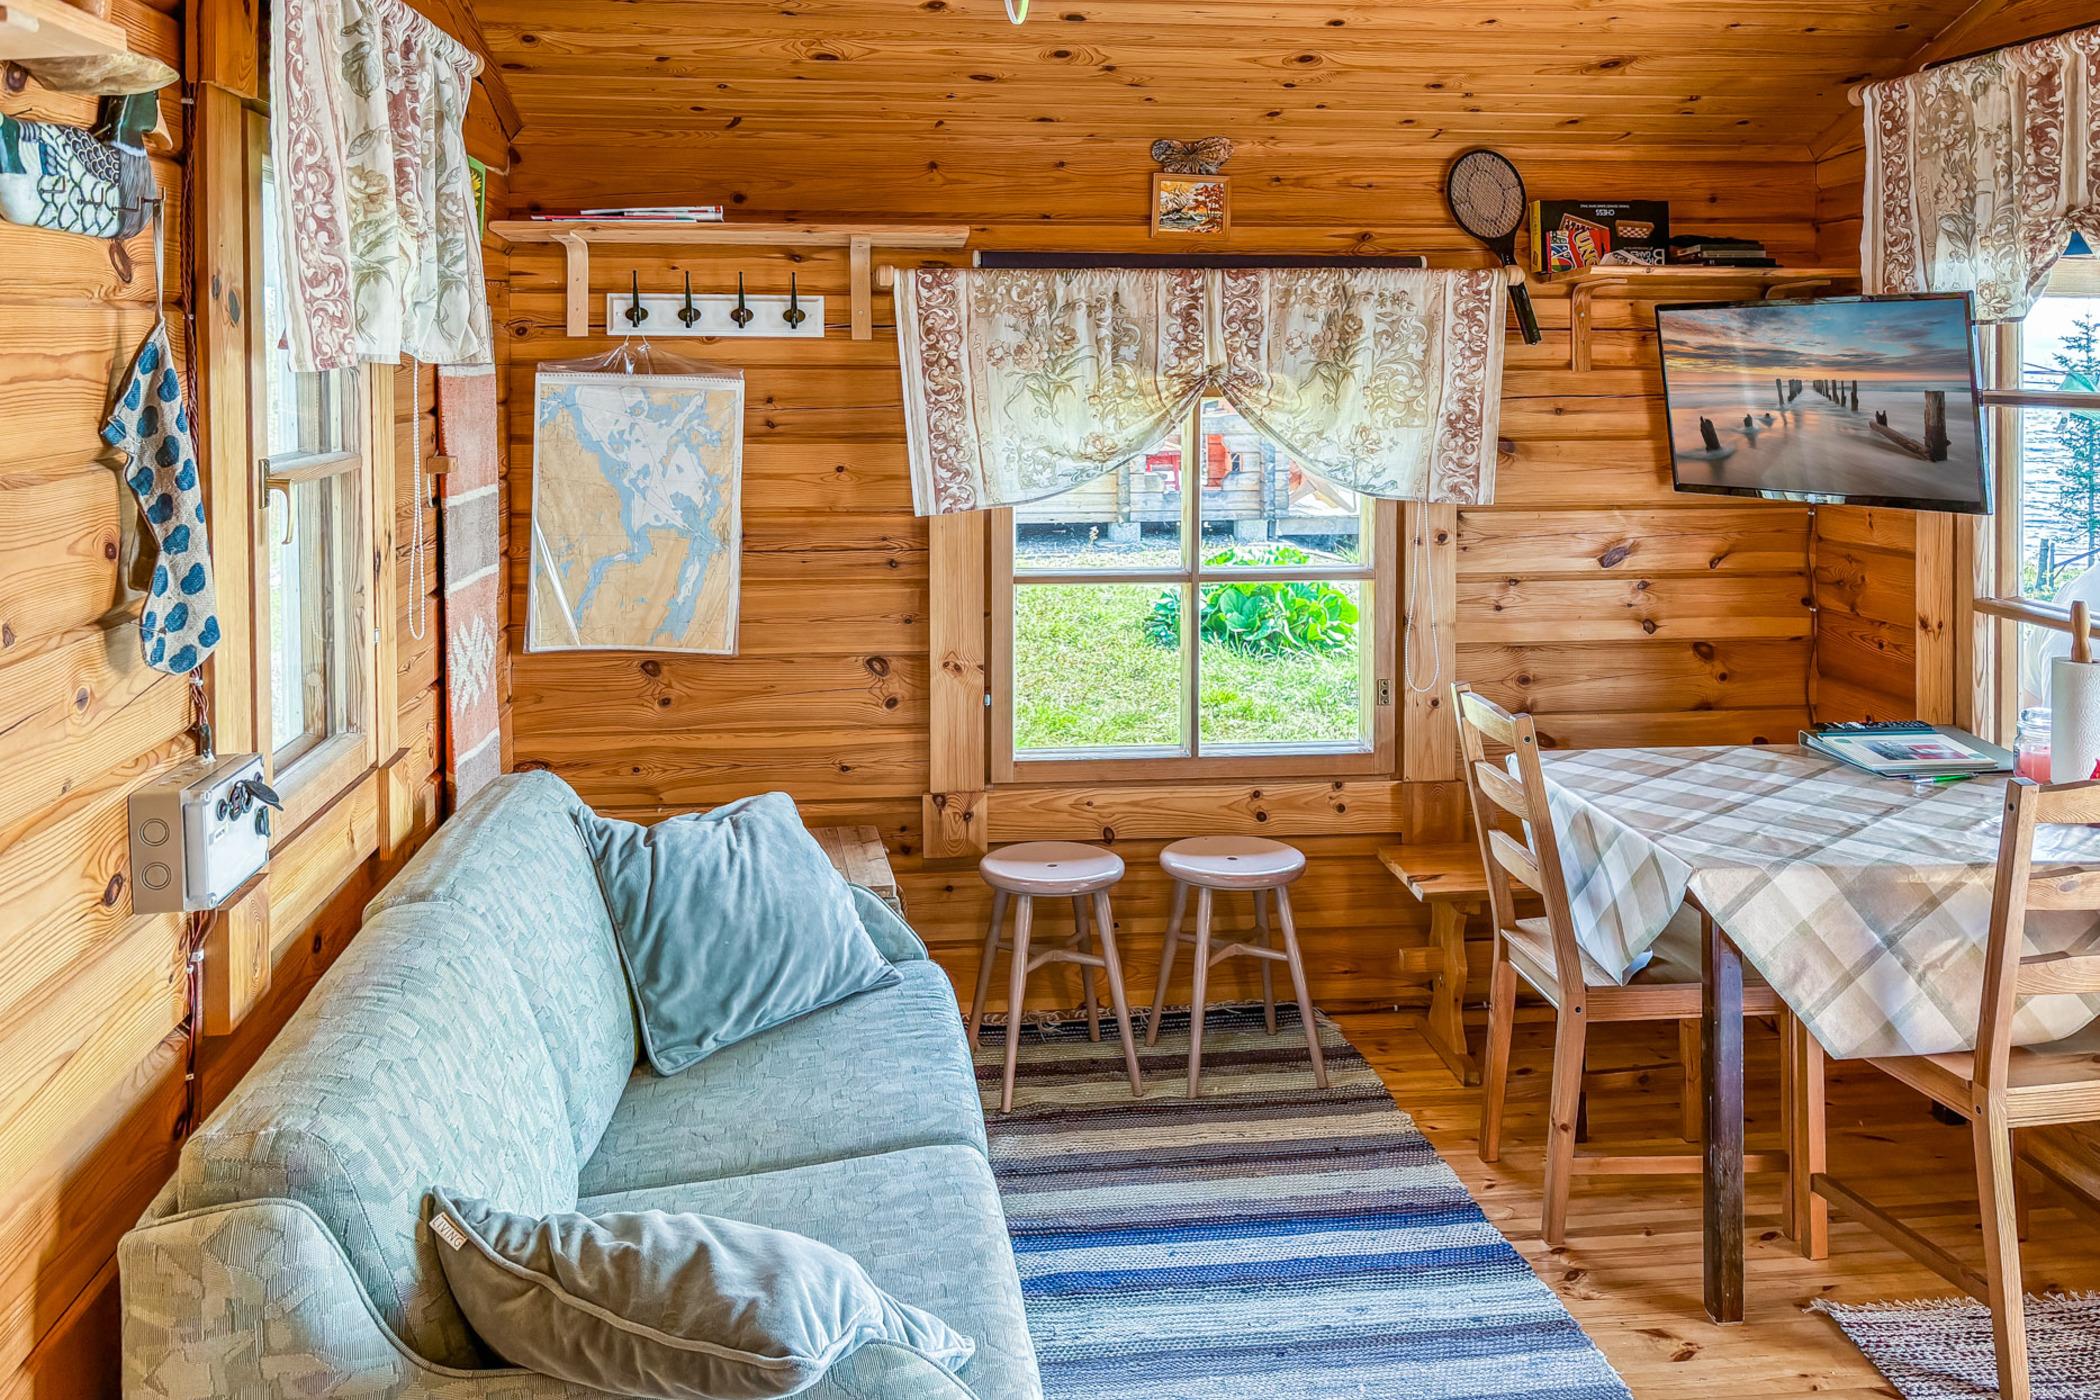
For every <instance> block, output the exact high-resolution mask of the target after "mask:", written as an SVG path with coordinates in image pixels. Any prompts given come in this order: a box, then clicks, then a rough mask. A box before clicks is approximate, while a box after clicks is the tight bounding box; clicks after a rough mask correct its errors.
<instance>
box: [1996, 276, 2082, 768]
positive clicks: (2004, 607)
mask: <svg viewBox="0 0 2100 1400" xmlns="http://www.w3.org/2000/svg"><path fill="white" fill-rule="evenodd" d="M1984 334H1985V337H1986V340H1987V345H1986V349H1987V352H1988V355H1989V359H1990V364H1991V383H1992V386H1993V387H1992V390H1991V391H1990V392H1988V393H1986V395H1985V402H1986V403H1987V404H1990V405H1991V406H1992V413H1991V424H1990V425H1991V437H1992V442H1993V445H1994V446H1995V448H1996V461H1995V470H1996V472H1997V486H1998V499H1999V501H2000V502H2001V503H2002V504H2001V508H2000V511H1999V516H1998V519H1997V521H1996V522H1995V523H1996V527H1997V528H1996V537H1995V539H1994V540H1993V541H1991V544H1992V545H1993V546H1994V548H1993V550H1992V553H1993V554H1994V556H1995V558H1994V562H1993V564H1992V569H1991V573H1992V578H1993V583H1992V589H1991V591H1992V592H1994V593H1995V594H1996V595H1997V597H1996V598H1995V599H1993V600H1988V601H1985V602H1983V603H1980V604H1979V605H1978V607H1979V611H1982V612H1984V613H1986V614H1989V615H1991V616H1995V617H1997V618H1998V619H1999V622H1998V625H1997V626H1996V628H1995V629H1994V630H1995V637H1994V638H1993V640H1994V642H1995V648H1996V652H1997V654H1996V656H1995V657H1994V658H1993V660H1992V662H1991V665H1990V666H1989V668H1988V672H1989V675H1990V678H1991V683H1992V687H1993V689H1994V690H1995V692H1996V693H1995V695H1994V696H1992V697H1991V698H1990V701H1989V703H1987V704H1986V705H1984V706H1979V712H1980V715H1979V717H1980V718H1986V719H1987V721H1988V722H1989V723H1990V724H1991V725H1992V727H1993V728H1995V729H1996V731H1997V733H1998V734H1999V735H2000V736H2002V737H2005V738H2010V737H2011V734H2012V723H2013V718H2014V716H2015V715H2016V713H2017V712H2018V711H2019V710H2020V709H2023V708H2026V707H2029V706H2035V705H2047V704H2048V703H2049V701H2048V696H2047V692H2048V670H2049V663H2048V658H2049V657H2050V656H2053V655H2062V654H2064V653H2065V652H2066V651H2067V650H2068V645H2069V638H2068V637H2067V636H2065V635H2064V633H2063V632H2062V631H2061V630H2059V629H2056V628H2052V627H2050V626H2048V625H2047V623H2046V622H2041V621H2040V619H2043V618H2046V617H2047V616H2048V615H2049V614H2051V613H2059V614H2060V613H2061V612H2062V611H2063V610H2064V609H2067V608H2068V606H2069V605H2070V603H2071V602H2072V601H2073V600H2075V599H2080V598H2082V599H2085V600H2086V601H2088V602H2090V603H2092V604H2093V605H2094V607H2095V611H2096V612H2100V257H2094V256H2090V255H2087V256H2076V257H2071V256H2067V257H2065V258H2063V259H2061V260H2060V261H2058V263H2057V264H2056V267H2055V270H2054V271H2053V273H2052V274H2051V277H2050V281H2049V286H2048V289H2047V291H2046V293H2045V295H2044V296H2043V297H2042V298H2041V299H2040V300H2039V301H2038V302H2036V304H2035V306H2034V308H2033V310H2031V311H2029V312H2028V314H2027V316H2026V318H2025V319H2024V320H2022V321H2020V322H2018V323H2016V324H2008V325H2004V326H1999V327H1996V328H1995V329H1990V328H1987V329H1986V330H1985V332H1984ZM2038 624H2039V625H2038Z"/></svg>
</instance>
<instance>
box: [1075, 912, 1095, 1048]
mask: <svg viewBox="0 0 2100 1400" xmlns="http://www.w3.org/2000/svg"><path fill="white" fill-rule="evenodd" d="M1072 929H1073V932H1074V933H1076V934H1077V935H1078V936H1077V937H1075V938H1074V939H1073V940H1072V942H1073V943H1074V944H1075V945H1077V947H1078V949H1079V951H1080V952H1082V953H1091V952H1093V951H1094V940H1093V937H1092V935H1091V934H1089V933H1088V932H1087V926H1086V896H1085V895H1074V896H1072ZM1079 976H1080V980H1081V981H1082V982H1084V983H1085V985H1086V1038H1087V1039H1088V1040H1091V1041H1093V1042H1095V1043H1096V1044H1099V1043H1100V1040H1101V1007H1100V1005H1099V1003H1097V1002H1096V1001H1095V1000H1094V969H1092V968H1091V967H1088V966H1087V965H1086V964H1085V963H1081V964H1080V965H1079Z"/></svg>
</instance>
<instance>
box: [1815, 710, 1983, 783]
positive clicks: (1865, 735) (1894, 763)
mask: <svg viewBox="0 0 2100 1400" xmlns="http://www.w3.org/2000/svg"><path fill="white" fill-rule="evenodd" d="M1801 746H1802V747H1803V748H1805V749H1810V750H1812V751H1814V752H1816V753H1819V754H1822V755H1824V756H1825V757H1826V758H1834V759H1836V760H1837V761H1838V762H1839V763H1844V764H1848V765H1850V766H1851V767H1854V768H1857V769H1859V770H1860V771H1861V772H1863V773H1872V774H1873V775H1874V776H1875V777H1877V778H1944V777H1969V776H1974V775H1977V774H1981V773H2010V772H2011V771H2012V769H2013V756H2012V754H2011V753H2010V752H2008V751H2007V750H2005V749H2001V748H1999V747H1998V746H1997V745H1996V744H1993V743H1989V742H1987V741H1985V740H1983V739H1979V738H1977V737H1976V736H1975V735H1974V734H1971V733H1969V732H1968V731H1967V730H1964V729H1956V728H1954V727H1953V726H1952V725H1944V724H1925V723H1922V722H1918V723H1895V724H1832V725H1824V726H1822V727H1820V728H1818V729H1813V730H1810V729H1804V730H1802V731H1801Z"/></svg>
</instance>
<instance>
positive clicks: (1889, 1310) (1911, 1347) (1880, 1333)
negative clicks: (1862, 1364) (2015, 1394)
mask: <svg viewBox="0 0 2100 1400" xmlns="http://www.w3.org/2000/svg"><path fill="white" fill-rule="evenodd" d="M1816 1307H1817V1309H1818V1310H1819V1311H1822V1312H1826V1313H1828V1314H1830V1318H1831V1321H1833V1322H1835V1323H1837V1325H1838V1326H1839V1327H1840V1328H1842V1329H1844V1333H1845V1335H1846V1336H1847V1337H1849V1338H1851V1339H1852V1345H1854V1346H1856V1347H1858V1348H1859V1349H1860V1350H1861V1351H1862V1352H1864V1353H1865V1354H1866V1358H1867V1360H1869V1361H1871V1362H1873V1363H1874V1368H1875V1369H1876V1370H1878V1371H1880V1372H1881V1374H1882V1375H1884V1376H1886V1377H1888V1379H1889V1383H1890V1384H1891V1385H1893V1386H1895V1387H1896V1389H1897V1391H1898V1392H1899V1393H1900V1394H1902V1396H1903V1398H1904V1400H1991V1397H1994V1396H1996V1395H1997V1393H1998V1348H1997V1344H1996V1342H1995V1341H1993V1340H1992V1336H1991V1310H1990V1309H1989V1308H1986V1307H1985V1306H1984V1305H1983V1304H1981V1303H1979V1302H1977V1301H1976V1300H1975V1299H1973V1298H1945V1299H1939V1298H1926V1299H1921V1300H1919V1301H1917V1302H1914V1303H1833V1302H1831V1301H1829V1300H1828V1299H1821V1298H1819V1299H1817V1300H1816ZM2027 1375H2028V1380H2029V1382H2030V1383H2031V1385H2032V1387H2033V1390H2034V1400H2092V1397H2094V1396H2096V1395H2100V1293H2081V1294H2073V1295H2068V1296H2067V1295H2063V1294H2051V1295H2049V1296H2047V1297H2037V1296H2036V1295H2034V1294H2032V1293H2030V1294H2028V1295H2027Z"/></svg>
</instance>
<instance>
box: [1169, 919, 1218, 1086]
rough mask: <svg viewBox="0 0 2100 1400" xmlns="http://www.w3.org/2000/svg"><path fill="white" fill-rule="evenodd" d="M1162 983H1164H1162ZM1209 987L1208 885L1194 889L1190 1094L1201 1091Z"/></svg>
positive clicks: (1190, 1011)
mask: <svg viewBox="0 0 2100 1400" xmlns="http://www.w3.org/2000/svg"><path fill="white" fill-rule="evenodd" d="M1162 985H1164V984H1162ZM1209 987H1210V887H1209V886H1208V885H1201V886H1198V887H1197V889H1196V991H1195V995H1194V996H1192V997H1190V998H1189V1097H1190V1098H1192V1099H1193V1098H1195V1097H1196V1096H1197V1095H1198V1094H1200V1093H1202V1092H1203V995H1204V993H1205V992H1206V991H1207V990H1208V989H1209Z"/></svg>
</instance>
